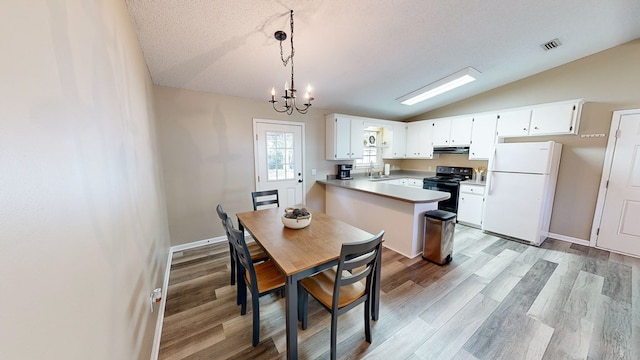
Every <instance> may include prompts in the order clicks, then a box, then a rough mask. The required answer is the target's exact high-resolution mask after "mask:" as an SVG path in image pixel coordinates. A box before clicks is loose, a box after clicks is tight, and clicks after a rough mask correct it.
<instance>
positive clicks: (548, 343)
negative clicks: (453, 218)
mask: <svg viewBox="0 0 640 360" xmlns="http://www.w3.org/2000/svg"><path fill="white" fill-rule="evenodd" d="M228 249H229V248H228V245H227V243H226V242H225V243H220V244H213V245H208V246H204V247H201V248H197V249H193V250H188V251H184V252H182V253H179V254H175V255H174V258H173V261H172V265H171V274H170V280H169V289H168V292H167V295H168V297H167V304H166V308H165V314H164V316H165V317H164V324H163V328H162V338H161V345H160V356H159V358H160V359H285V358H286V354H285V351H286V344H285V333H284V330H285V321H284V318H285V309H284V299H281V298H280V297H279V296H278V295H277V294H273V295H268V296H265V297H263V298H261V299H260V310H261V333H260V339H261V341H260V344H259V345H258V346H257V347H255V348H254V347H253V346H251V326H252V320H251V314H250V313H248V314H247V315H245V316H240V308H239V307H238V306H237V305H236V301H235V294H236V289H235V286H230V285H229V276H230V273H229V253H228ZM382 264H383V266H382V281H381V287H382V293H381V304H380V319H379V320H378V321H377V322H372V337H373V343H372V344H368V343H367V342H366V341H365V340H364V324H363V323H364V322H363V319H362V317H363V310H362V306H360V307H358V308H356V309H353V310H352V311H351V312H349V313H347V314H345V315H343V316H341V317H340V319H339V321H338V327H339V330H338V331H339V334H338V357H339V358H340V359H384V360H390V359H411V360H416V359H480V360H485V359H640V259H637V258H632V257H628V256H624V255H619V254H614V253H609V252H607V251H603V250H599V249H594V248H589V247H585V246H581V245H576V244H571V243H567V242H563V241H558V240H552V239H548V240H547V241H545V242H544V243H543V244H542V246H541V247H539V248H537V247H532V246H527V245H524V244H520V243H517V242H513V241H509V240H505V239H500V238H498V237H495V236H491V235H487V234H484V233H482V232H481V231H480V230H477V229H473V228H469V227H465V226H463V225H460V224H458V225H456V233H455V238H454V255H453V262H452V263H450V264H449V265H446V266H438V265H435V264H432V263H429V262H427V261H424V260H422V259H421V258H420V257H418V258H415V259H408V258H405V257H403V256H402V255H399V254H397V253H395V252H393V251H391V250H388V249H384V250H383V256H382ZM250 311H251V303H250V302H249V310H248V312H250ZM329 328H330V316H329V313H327V312H326V311H325V310H324V309H322V308H321V307H320V305H318V303H316V302H315V300H313V299H311V300H310V303H309V327H308V329H307V330H304V331H303V330H299V332H298V343H299V357H300V358H301V359H327V358H328V357H329Z"/></svg>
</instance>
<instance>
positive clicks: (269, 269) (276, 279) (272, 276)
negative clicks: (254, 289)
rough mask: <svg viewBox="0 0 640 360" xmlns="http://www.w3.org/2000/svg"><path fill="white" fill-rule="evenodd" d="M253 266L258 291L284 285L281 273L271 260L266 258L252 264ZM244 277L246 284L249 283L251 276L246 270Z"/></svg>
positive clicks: (262, 291)
mask: <svg viewBox="0 0 640 360" xmlns="http://www.w3.org/2000/svg"><path fill="white" fill-rule="evenodd" d="M253 268H254V269H255V272H256V279H257V282H258V292H259V293H261V294H262V293H264V292H268V291H271V290H274V289H277V288H279V287H282V286H284V284H285V280H284V276H282V273H281V272H280V270H278V268H277V267H276V266H275V265H274V264H273V262H272V261H270V260H267V261H264V262H261V263H259V264H254V265H253ZM245 278H246V281H247V284H249V285H251V278H250V277H249V272H248V271H245Z"/></svg>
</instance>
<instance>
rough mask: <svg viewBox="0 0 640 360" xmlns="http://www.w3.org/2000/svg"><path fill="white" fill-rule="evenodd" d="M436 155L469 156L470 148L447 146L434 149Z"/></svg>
mask: <svg viewBox="0 0 640 360" xmlns="http://www.w3.org/2000/svg"><path fill="white" fill-rule="evenodd" d="M433 153H434V154H468V153H469V147H468V146H446V147H434V148H433Z"/></svg>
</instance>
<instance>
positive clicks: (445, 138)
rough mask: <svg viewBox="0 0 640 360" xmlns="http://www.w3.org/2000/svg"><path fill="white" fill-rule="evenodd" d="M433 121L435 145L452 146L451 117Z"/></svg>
mask: <svg viewBox="0 0 640 360" xmlns="http://www.w3.org/2000/svg"><path fill="white" fill-rule="evenodd" d="M430 121H432V122H433V125H432V129H433V135H432V136H433V146H436V147H438V146H450V143H449V139H450V137H451V119H434V120H430Z"/></svg>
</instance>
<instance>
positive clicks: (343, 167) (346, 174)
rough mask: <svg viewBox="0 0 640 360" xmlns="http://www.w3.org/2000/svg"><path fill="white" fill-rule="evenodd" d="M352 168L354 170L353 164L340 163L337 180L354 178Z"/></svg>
mask: <svg viewBox="0 0 640 360" xmlns="http://www.w3.org/2000/svg"><path fill="white" fill-rule="evenodd" d="M351 170H353V165H351V164H338V174H337V175H336V180H351V179H353V177H352V176H351Z"/></svg>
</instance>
